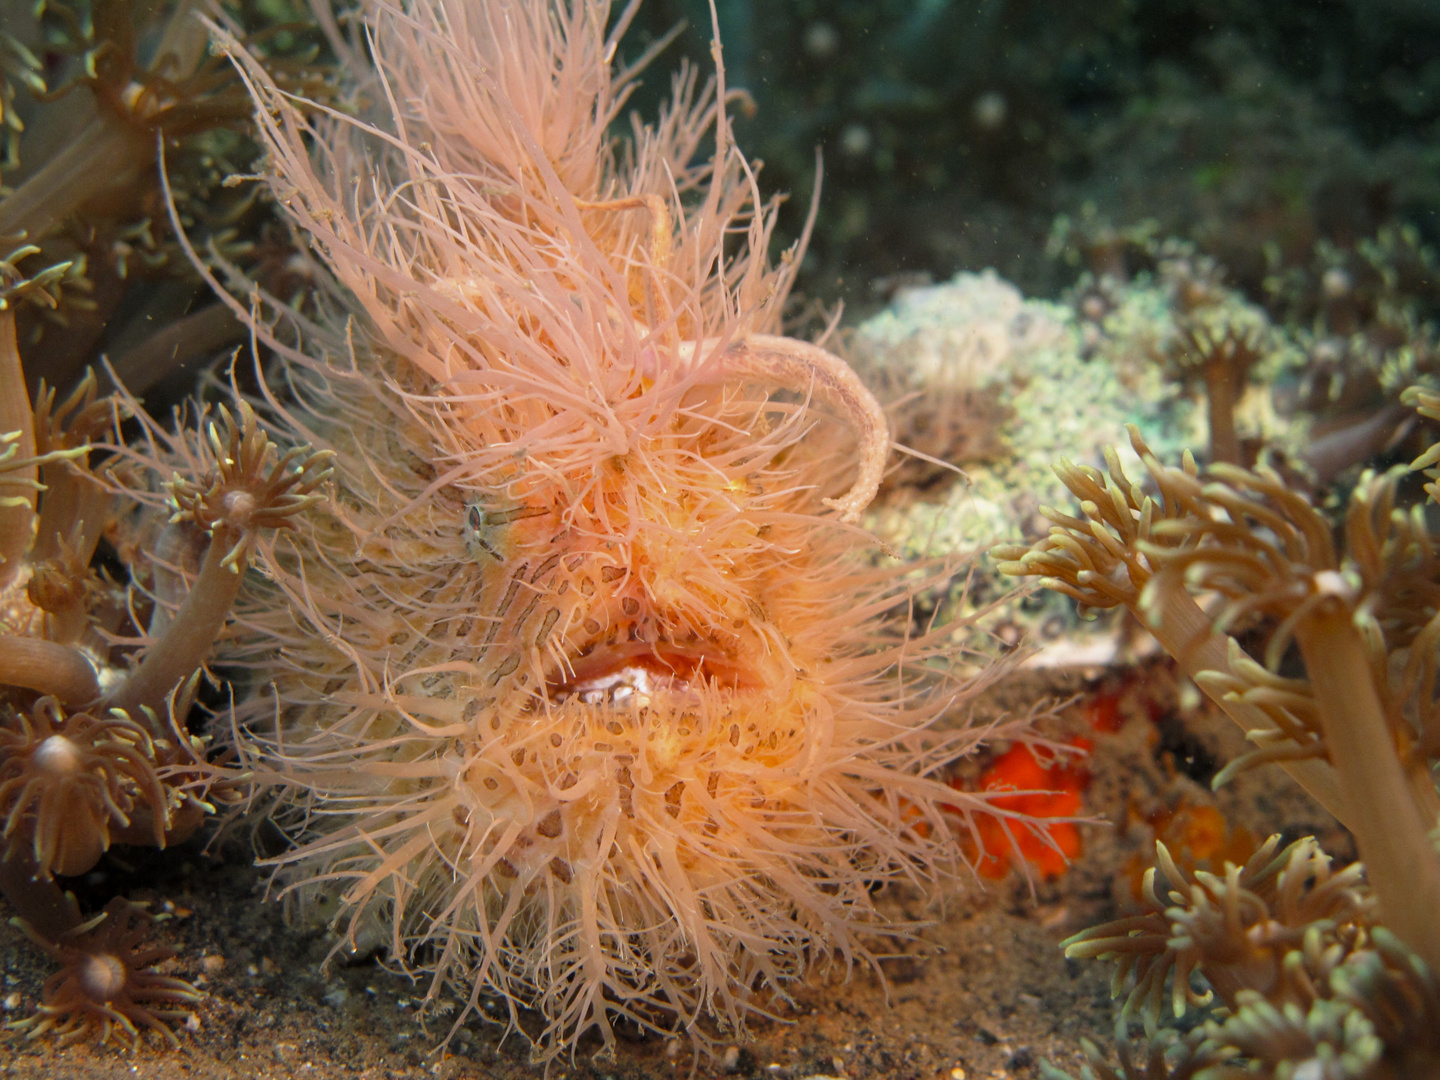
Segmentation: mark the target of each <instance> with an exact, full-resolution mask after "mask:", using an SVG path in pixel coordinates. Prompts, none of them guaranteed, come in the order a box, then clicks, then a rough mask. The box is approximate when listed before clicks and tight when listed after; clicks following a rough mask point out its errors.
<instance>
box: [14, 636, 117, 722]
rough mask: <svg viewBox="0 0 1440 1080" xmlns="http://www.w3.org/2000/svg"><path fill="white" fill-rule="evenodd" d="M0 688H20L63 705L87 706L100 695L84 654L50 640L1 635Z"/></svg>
mask: <svg viewBox="0 0 1440 1080" xmlns="http://www.w3.org/2000/svg"><path fill="white" fill-rule="evenodd" d="M0 686H23V687H25V688H26V689H27V690H34V691H36V692H37V693H40V694H49V695H51V696H52V697H55V698H58V699H59V700H60V701H62V702H64V703H65V704H66V705H86V704H88V703H90V702H92V701H94V700H95V699H96V698H97V697H99V696H100V683H99V681H98V680H97V679H96V677H95V668H94V666H93V665H92V664H91V663H90V661H88V660H86V659H85V657H84V656H83V655H81V654H80V653H78V652H76V651H75V650H74V649H72V648H70V647H69V646H68V645H60V644H58V643H56V642H53V641H45V640H42V639H40V638H32V637H21V636H18V635H14V634H4V635H0Z"/></svg>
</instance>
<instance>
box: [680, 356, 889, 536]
mask: <svg viewBox="0 0 1440 1080" xmlns="http://www.w3.org/2000/svg"><path fill="white" fill-rule="evenodd" d="M705 351H706V349H705V346H704V344H702V345H701V348H700V352H701V354H702V355H703V354H704V353H705ZM717 360H718V362H719V366H720V374H721V375H722V376H723V377H725V378H729V379H748V380H753V381H755V382H759V383H768V384H769V385H772V386H782V387H787V388H790V389H795V390H803V391H806V392H807V393H809V394H810V395H811V396H812V397H813V398H815V399H818V400H819V401H820V402H822V403H823V404H825V405H827V406H829V407H830V408H832V409H834V410H835V411H836V412H838V413H840V414H841V415H842V416H843V417H844V418H845V419H846V420H848V421H849V423H850V426H851V427H852V428H853V429H854V431H855V436H856V438H857V439H858V441H859V457H860V460H859V472H858V473H857V474H856V476H855V482H854V483H853V484H851V485H850V490H849V491H847V492H846V493H845V494H844V496H842V497H841V498H838V499H825V500H824V502H825V505H826V506H828V507H831V508H832V509H834V510H839V511H840V520H841V521H844V522H847V523H848V522H855V521H858V520H859V519H860V514H861V513H862V512H863V511H864V509H865V508H866V507H867V506H869V505H870V502H871V500H873V499H874V498H875V493H876V492H877V491H879V490H880V478H881V476H882V475H883V474H884V472H885V459H886V457H887V456H888V454H889V452H890V429H889V427H888V426H887V424H886V422H885V411H884V410H883V409H882V408H881V407H880V403H879V402H878V401H876V400H875V396H874V395H873V394H871V393H870V391H869V390H868V389H867V388H866V386H865V384H864V383H863V382H861V381H860V377H859V376H858V375H856V374H855V372H854V371H852V370H851V369H850V365H848V364H847V363H845V361H844V360H841V359H840V358H839V357H838V356H836V355H835V354H834V353H830V352H827V351H826V350H824V349H822V348H820V346H818V345H812V344H810V343H809V342H808V341H800V340H798V339H796V338H788V337H780V336H778V335H776V334H747V335H745V336H744V337H743V338H740V339H739V340H738V341H735V342H733V343H732V344H731V345H729V346H728V347H727V348H726V349H725V350H724V351H723V352H722V353H721V354H720V355H719V357H718V358H717Z"/></svg>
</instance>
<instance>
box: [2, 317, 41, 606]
mask: <svg viewBox="0 0 1440 1080" xmlns="http://www.w3.org/2000/svg"><path fill="white" fill-rule="evenodd" d="M38 477H39V466H38V464H37V463H36V461H35V421H34V415H33V413H32V412H31V409H30V395H29V394H27V393H26V392H25V372H24V371H23V370H22V369H21V367H20V348H19V345H18V343H17V342H16V340H15V310H14V308H9V307H7V308H4V309H3V310H0V587H4V586H5V585H6V584H8V583H9V582H10V581H12V580H14V578H15V575H16V574H18V573H19V572H20V565H21V561H22V560H23V559H24V557H25V552H26V551H27V550H28V549H29V547H30V543H31V541H32V540H33V539H34V530H35V502H36V496H37V493H38V490H39V489H38V487H37V484H38Z"/></svg>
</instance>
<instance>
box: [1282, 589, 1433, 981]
mask: <svg viewBox="0 0 1440 1080" xmlns="http://www.w3.org/2000/svg"><path fill="white" fill-rule="evenodd" d="M1295 638H1296V641H1297V642H1298V643H1299V645H1300V650H1301V652H1302V653H1303V654H1304V657H1305V671H1306V674H1307V675H1308V677H1309V679H1310V684H1311V687H1312V689H1313V692H1314V698H1315V703H1316V706H1317V708H1318V710H1319V713H1320V717H1321V719H1322V721H1323V723H1324V727H1325V742H1326V745H1327V747H1328V749H1329V756H1330V760H1331V762H1332V763H1333V764H1334V766H1335V768H1336V770H1337V771H1338V772H1339V774H1340V783H1341V789H1342V791H1343V793H1344V796H1345V801H1346V805H1347V808H1348V809H1349V814H1348V816H1347V818H1346V822H1345V823H1346V825H1347V827H1348V828H1349V829H1350V830H1351V832H1353V833H1354V834H1355V841H1356V843H1357V844H1358V845H1359V848H1360V857H1361V859H1363V860H1364V862H1365V871H1366V874H1367V876H1368V877H1369V879H1370V883H1371V885H1372V886H1373V887H1374V889H1375V892H1376V894H1377V896H1378V897H1379V901H1380V911H1381V916H1382V921H1383V922H1384V923H1385V924H1386V925H1387V926H1388V927H1389V928H1390V929H1391V930H1392V931H1394V932H1395V933H1396V934H1397V935H1399V936H1400V938H1401V939H1403V940H1404V941H1405V942H1406V943H1407V944H1408V945H1409V946H1410V947H1411V948H1412V949H1414V950H1415V951H1416V952H1417V953H1418V954H1419V955H1420V956H1421V957H1422V958H1423V959H1424V960H1425V962H1426V963H1427V964H1429V965H1430V968H1431V970H1432V971H1440V919H1437V918H1436V913H1437V912H1440V859H1437V857H1436V853H1435V847H1434V845H1433V844H1432V843H1431V842H1430V836H1429V834H1430V830H1431V829H1433V828H1434V827H1435V825H1436V819H1435V816H1434V814H1433V812H1432V813H1431V814H1430V817H1429V819H1428V820H1425V819H1424V818H1422V816H1421V813H1420V811H1419V809H1418V808H1417V806H1416V803H1415V801H1414V799H1413V796H1412V792H1413V791H1414V786H1413V785H1412V783H1411V780H1410V778H1409V777H1408V776H1407V775H1406V774H1405V771H1404V769H1403V768H1402V767H1401V764H1400V759H1399V757H1398V756H1397V753H1396V746H1395V737H1394V735H1393V734H1392V732H1391V729H1390V725H1389V724H1387V723H1386V721H1385V711H1384V708H1383V707H1382V705H1381V703H1380V698H1379V696H1378V695H1377V694H1376V692H1375V686H1374V684H1373V682H1372V681H1371V665H1370V662H1369V659H1368V658H1367V656H1366V650H1365V647H1364V645H1363V644H1362V642H1361V640H1360V635H1359V633H1358V632H1357V631H1356V629H1355V626H1354V621H1353V615H1352V613H1351V610H1350V606H1349V604H1347V603H1345V602H1344V601H1342V600H1340V599H1339V598H1327V599H1325V600H1322V601H1321V602H1320V603H1319V604H1318V605H1316V608H1315V611H1314V613H1313V614H1311V615H1310V616H1309V617H1307V618H1305V619H1303V620H1301V621H1300V622H1299V624H1298V625H1297V626H1296V628H1295ZM1427 773H1428V770H1427ZM1424 779H1425V781H1427V782H1428V781H1429V777H1428V775H1427V776H1425V778H1424ZM1428 787H1429V791H1428V795H1429V797H1428V798H1427V799H1425V800H1424V801H1423V803H1422V804H1421V805H1422V806H1428V807H1433V806H1434V803H1435V789H1434V786H1433V782H1429V783H1428Z"/></svg>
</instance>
